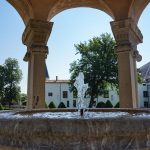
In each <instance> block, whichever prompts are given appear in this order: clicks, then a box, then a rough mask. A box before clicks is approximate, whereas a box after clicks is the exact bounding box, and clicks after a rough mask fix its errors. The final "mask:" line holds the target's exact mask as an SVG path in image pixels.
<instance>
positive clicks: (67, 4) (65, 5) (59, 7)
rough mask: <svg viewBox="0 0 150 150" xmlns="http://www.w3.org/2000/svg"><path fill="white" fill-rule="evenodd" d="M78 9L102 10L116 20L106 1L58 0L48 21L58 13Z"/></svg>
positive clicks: (50, 12) (51, 10)
mask: <svg viewBox="0 0 150 150" xmlns="http://www.w3.org/2000/svg"><path fill="white" fill-rule="evenodd" d="M77 7H90V8H95V9H98V10H101V11H103V12H105V13H107V14H108V15H109V16H111V17H112V18H113V19H114V14H113V12H112V11H111V9H110V8H109V6H108V5H107V4H106V3H105V2H104V1H100V0H99V1H98V0H93V1H91V0H76V1H73V0H66V1H64V0H58V1H57V2H56V3H55V4H54V5H53V7H52V8H51V9H50V11H49V13H48V18H47V20H48V21H49V20H51V19H52V18H53V17H54V16H55V15H57V14H58V13H60V12H62V11H64V10H66V9H71V8H77Z"/></svg>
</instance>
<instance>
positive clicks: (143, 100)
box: [45, 62, 150, 108]
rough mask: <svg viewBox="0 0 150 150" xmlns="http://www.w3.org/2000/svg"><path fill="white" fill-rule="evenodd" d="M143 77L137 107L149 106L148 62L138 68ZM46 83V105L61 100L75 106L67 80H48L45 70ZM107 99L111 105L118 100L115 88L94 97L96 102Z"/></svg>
mask: <svg viewBox="0 0 150 150" xmlns="http://www.w3.org/2000/svg"><path fill="white" fill-rule="evenodd" d="M138 70H139V71H140V73H141V75H142V77H143V79H144V83H143V84H138V107H139V108H144V107H146V108H147V107H150V62H149V63H147V64H145V65H144V66H142V67H141V68H139V69H138ZM46 77H47V80H46V83H45V98H46V99H45V100H46V103H47V105H49V103H50V102H52V101H53V102H54V104H55V105H56V107H58V105H59V104H60V102H63V103H64V104H65V105H66V107H69V108H74V107H76V100H77V99H76V98H75V97H73V93H72V92H70V91H69V80H58V77H56V80H48V71H47V70H46ZM89 100H90V97H86V101H87V103H89ZM107 100H109V101H110V102H111V103H112V104H113V106H115V105H116V104H117V103H118V101H119V95H118V93H117V91H116V90H112V89H111V88H110V89H108V91H106V92H105V94H104V95H103V96H99V97H98V98H96V99H95V101H96V104H97V103H98V102H101V101H102V102H104V103H105V102H106V101H107Z"/></svg>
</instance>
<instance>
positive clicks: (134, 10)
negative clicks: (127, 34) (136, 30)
mask: <svg viewBox="0 0 150 150" xmlns="http://www.w3.org/2000/svg"><path fill="white" fill-rule="evenodd" d="M149 2H150V0H142V1H137V0H134V1H133V2H132V4H131V6H130V9H129V14H128V16H129V18H133V19H134V21H135V23H136V24H138V21H139V19H140V16H141V15H142V13H143V11H144V9H145V8H146V6H147V5H148V4H149Z"/></svg>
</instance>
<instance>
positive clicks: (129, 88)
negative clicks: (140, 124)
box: [111, 19, 143, 108]
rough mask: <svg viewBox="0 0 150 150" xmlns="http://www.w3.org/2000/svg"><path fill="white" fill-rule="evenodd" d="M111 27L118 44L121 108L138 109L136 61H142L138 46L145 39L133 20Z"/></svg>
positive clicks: (114, 24) (115, 23)
mask: <svg viewBox="0 0 150 150" xmlns="http://www.w3.org/2000/svg"><path fill="white" fill-rule="evenodd" d="M111 27H112V31H113V34H114V37H115V39H116V43H117V45H116V53H117V56H118V75H119V99H120V107H121V108H136V107H137V103H138V94H137V91H138V90H137V68H136V60H137V61H140V59H141V56H140V55H139V53H138V51H137V45H138V44H139V43H141V42H142V39H143V37H142V34H141V32H140V30H139V29H138V27H137V25H136V24H135V23H134V21H133V20H132V19H126V20H121V21H113V22H111Z"/></svg>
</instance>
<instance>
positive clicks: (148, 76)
mask: <svg viewBox="0 0 150 150" xmlns="http://www.w3.org/2000/svg"><path fill="white" fill-rule="evenodd" d="M149 15H150V4H149V5H148V6H147V7H146V8H145V10H144V11H143V13H142V15H141V17H140V20H139V22H138V26H139V29H140V30H141V32H142V34H143V43H142V44H139V45H138V50H139V52H140V54H141V55H142V61H141V62H139V63H137V68H139V70H140V73H141V75H142V77H143V80H144V81H143V84H140V85H139V88H138V90H139V107H150V85H149V81H150V52H149V35H150V29H149V27H150V22H149V21H148V20H149Z"/></svg>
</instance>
